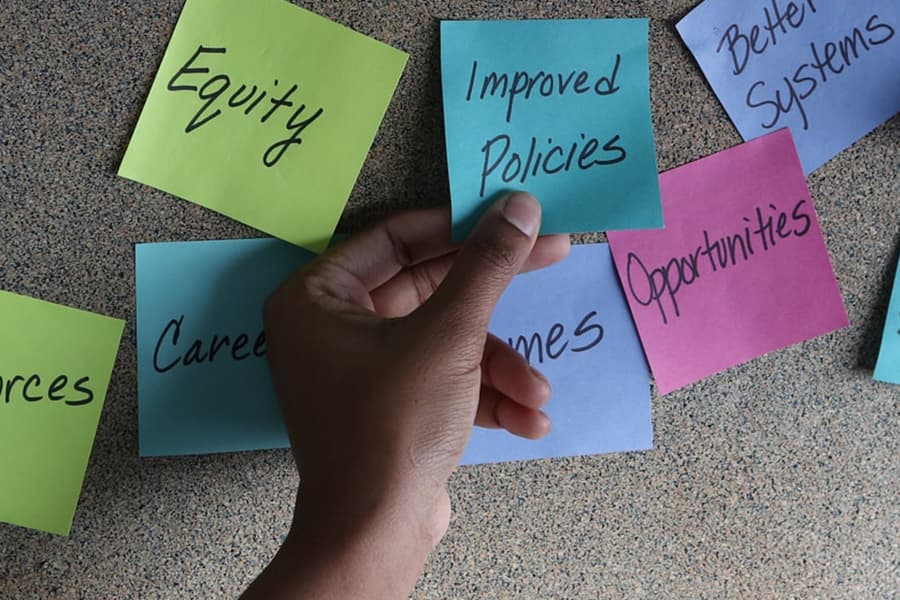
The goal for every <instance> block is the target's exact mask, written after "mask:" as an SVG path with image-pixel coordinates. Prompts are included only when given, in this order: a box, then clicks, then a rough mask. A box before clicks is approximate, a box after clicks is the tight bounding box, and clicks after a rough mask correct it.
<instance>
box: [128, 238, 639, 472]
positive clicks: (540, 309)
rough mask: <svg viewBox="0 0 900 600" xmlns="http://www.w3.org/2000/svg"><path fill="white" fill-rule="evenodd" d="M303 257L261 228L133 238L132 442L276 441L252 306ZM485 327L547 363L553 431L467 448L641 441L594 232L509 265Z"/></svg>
mask: <svg viewBox="0 0 900 600" xmlns="http://www.w3.org/2000/svg"><path fill="white" fill-rule="evenodd" d="M311 258H312V256H311V255H310V254H308V253H305V252H303V251H301V250H299V249H297V248H295V247H293V246H291V245H289V244H285V243H283V242H280V241H277V240H271V239H259V240H227V241H212V242H180V243H167V244H139V245H138V246H137V250H136V261H137V263H136V272H137V339H138V425H139V432H140V438H139V446H140V452H141V454H142V455H144V456H153V455H172V454H205V453H211V452H233V451H238V450H250V449H262V448H278V447H286V446H288V443H289V442H288V437H287V432H286V431H285V428H284V424H283V422H282V418H281V412H280V410H279V408H278V402H277V398H276V396H275V391H274V389H273V388H272V384H271V382H270V377H269V372H268V365H267V362H266V360H265V352H266V348H265V336H264V334H263V333H262V331H263V329H262V311H263V305H264V304H265V300H266V298H267V297H268V296H269V294H270V293H271V292H272V291H273V290H274V289H275V288H276V287H277V286H278V285H279V284H280V283H281V281H283V280H284V279H285V278H287V277H288V276H289V275H290V274H291V273H292V272H293V271H294V270H295V269H297V268H298V267H299V266H300V265H302V264H303V263H305V262H306V261H308V260H310V259H311ZM491 329H492V331H493V332H494V333H495V334H496V335H498V336H499V337H500V339H503V340H507V339H508V340H510V343H511V344H512V345H513V347H514V348H516V349H517V350H518V351H520V352H522V353H523V354H525V355H526V356H527V357H528V359H529V360H530V361H531V362H532V364H533V365H535V367H537V368H541V369H545V373H546V374H547V376H548V377H550V379H551V382H552V383H553V389H554V401H553V403H551V406H550V407H549V408H548V410H549V411H550V413H551V416H552V417H553V418H554V430H553V431H554V433H552V434H551V437H550V439H549V440H542V441H540V442H527V443H526V442H523V441H521V440H517V439H514V438H513V437H512V436H507V435H506V434H501V433H502V432H482V431H476V432H475V433H474V435H473V438H472V440H473V441H472V443H471V446H470V448H469V450H468V451H467V454H466V456H465V457H464V461H465V462H468V463H474V462H496V461H504V460H519V459H526V458H534V457H542V456H563V455H572V454H582V453H593V452H613V451H619V450H631V449H639V448H648V447H650V445H651V444H652V435H651V427H650V398H649V380H648V373H647V369H646V364H645V362H644V358H643V354H642V353H641V349H640V343H639V342H638V339H637V333H636V332H635V330H634V324H633V322H632V321H631V317H630V315H629V313H628V307H627V306H626V304H625V300H624V298H623V297H622V294H621V291H620V288H619V286H618V285H617V283H616V279H615V273H614V271H613V267H612V259H611V258H610V255H609V250H608V248H607V246H606V245H605V244H601V245H594V246H584V247H577V248H574V249H573V251H572V255H571V256H570V257H569V258H567V259H566V260H565V261H564V262H562V263H560V264H559V265H556V266H554V267H552V268H550V269H546V270H543V271H541V272H540V274H538V273H534V274H526V275H523V276H520V277H517V278H516V280H515V281H513V285H512V286H511V288H510V290H509V291H507V292H506V294H505V295H504V296H503V298H502V299H501V300H500V304H499V306H498V308H497V311H496V312H495V317H494V321H493V322H492V324H491ZM520 338H521V340H522V341H521V342H518V341H517V340H519V339H520Z"/></svg>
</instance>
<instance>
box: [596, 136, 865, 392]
mask: <svg viewBox="0 0 900 600" xmlns="http://www.w3.org/2000/svg"><path fill="white" fill-rule="evenodd" d="M660 189H661V191H662V205H663V215H664V216H665V222H666V227H665V229H655V230H640V231H615V232H609V234H608V237H609V243H610V248H611V250H612V253H613V258H614V260H615V264H616V270H617V271H618V272H619V278H620V279H621V281H622V286H623V288H624V291H625V296H626V298H627V299H628V304H629V306H630V308H631V313H632V315H633V316H634V320H635V323H636V324H637V328H638V333H639V334H640V337H641V342H642V343H643V345H644V351H645V352H646V354H647V359H648V361H649V362H650V368H651V369H652V371H653V375H654V377H655V378H656V384H657V387H658V388H659V392H660V393H661V394H667V393H669V392H671V391H673V390H676V389H678V388H681V387H684V386H686V385H688V384H691V383H694V382H695V381H698V380H700V379H703V378H704V377H708V376H710V375H712V374H714V373H717V372H719V371H722V370H724V369H727V368H729V367H731V366H734V365H737V364H740V363H743V362H746V361H748V360H750V359H752V358H755V357H757V356H760V355H762V354H765V353H766V352H770V351H772V350H776V349H778V348H783V347H785V346H789V345H791V344H795V343H797V342H801V341H803V340H807V339H809V338H812V337H815V336H817V335H822V334H824V333H828V332H829V331H834V330H835V329H840V328H842V327H846V326H847V325H848V324H849V322H848V320H847V312H846V310H845V309H844V303H843V301H842V299H841V294H840V290H839V289H838V286H837V282H836V281H835V278H834V272H833V271H832V268H831V263H830V262H829V259H828V251H827V249H826V248H825V240H824V239H823V238H822V232H821V230H820V229H819V223H818V219H817V218H816V211H815V208H814V207H813V202H812V199H811V198H810V195H809V189H808V188H807V187H806V180H805V179H804V175H803V168H802V167H801V165H800V159H799V158H798V156H797V150H796V149H795V147H794V142H793V139H792V138H791V133H790V131H789V130H788V129H782V130H780V131H776V132H775V133H771V134H769V135H766V136H764V137H761V138H757V139H755V140H753V141H750V142H747V143H745V144H741V145H740V146H736V147H734V148H731V149H729V150H725V151H723V152H719V153H717V154H714V155H712V156H709V157H706V158H703V159H701V160H698V161H696V162H693V163H690V164H687V165H684V166H683V167H679V168H677V169H673V170H671V171H667V172H665V173H663V174H662V175H660Z"/></svg>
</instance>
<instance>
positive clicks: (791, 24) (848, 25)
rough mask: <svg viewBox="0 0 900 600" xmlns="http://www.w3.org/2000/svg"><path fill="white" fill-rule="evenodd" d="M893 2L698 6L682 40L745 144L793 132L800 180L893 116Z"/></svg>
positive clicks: (896, 97)
mask: <svg viewBox="0 0 900 600" xmlns="http://www.w3.org/2000/svg"><path fill="white" fill-rule="evenodd" d="M898 27H900V3H898V2H897V0H854V1H853V2H840V1H837V0H743V1H741V2H734V1H733V0H705V1H704V2H702V3H700V4H699V5H698V6H697V7H696V8H694V10H692V11H691V12H690V13H688V14H687V16H685V17H684V18H683V19H682V20H681V21H679V23H678V25H677V28H678V32H679V33H680V34H681V37H682V39H683V40H684V42H685V43H686V44H687V45H688V48H690V50H691V52H692V53H693V55H694V56H695V57H696V59H697V62H698V63H699V64H700V68H701V69H703V73H704V74H705V75H706V78H707V80H709V83H710V85H712V88H713V90H714V91H715V93H716V95H717V96H718V97H719V100H720V101H721V102H722V105H723V106H724V107H725V110H726V111H727V112H728V115H729V116H730V117H731V120H732V121H733V122H734V124H735V126H736V127H737V129H738V131H739V132H740V134H741V136H742V137H743V138H744V139H745V140H750V139H753V138H755V137H758V136H760V135H763V134H766V133H770V132H772V131H775V130H777V129H781V128H782V127H789V128H790V129H791V131H792V132H793V134H794V140H795V142H796V144H797V151H798V152H799V154H800V162H801V163H802V164H803V170H804V172H805V173H810V172H812V171H814V170H815V169H817V168H818V167H820V166H821V165H823V164H825V163H826V162H827V161H828V160H830V159H831V158H832V157H834V156H835V155H837V154H838V153H840V152H841V151H842V150H844V148H846V147H848V146H849V145H850V144H852V143H853V142H855V141H856V140H858V139H859V138H861V137H862V136H864V135H865V134H866V133H868V132H869V131H871V130H872V129H874V128H875V127H877V126H878V125H879V124H881V123H883V122H884V121H886V120H887V119H889V118H890V117H891V116H892V115H893V114H895V113H896V112H897V111H898V110H900V36H898V35H897V28H898Z"/></svg>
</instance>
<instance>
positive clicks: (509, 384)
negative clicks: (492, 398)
mask: <svg viewBox="0 0 900 600" xmlns="http://www.w3.org/2000/svg"><path fill="white" fill-rule="evenodd" d="M481 376H482V382H483V383H484V384H486V385H488V386H490V387H492V388H494V389H495V390H497V391H498V392H500V393H501V394H503V395H504V396H506V397H507V398H510V399H512V400H514V401H515V402H516V403H517V404H519V405H521V406H524V407H527V408H531V409H539V408H541V407H542V406H544V405H545V404H547V402H548V401H549V400H550V383H549V382H548V381H547V379H546V378H545V377H544V376H543V375H541V374H540V373H539V372H538V371H537V369H535V368H533V367H532V366H531V365H529V364H528V361H527V360H525V357H524V356H522V355H521V354H519V353H518V352H516V351H515V350H514V349H513V348H512V347H510V345H509V344H507V343H505V342H503V341H502V340H501V339H500V338H498V337H496V336H494V335H491V334H488V337H487V341H486V342H485V345H484V358H482V359H481Z"/></svg>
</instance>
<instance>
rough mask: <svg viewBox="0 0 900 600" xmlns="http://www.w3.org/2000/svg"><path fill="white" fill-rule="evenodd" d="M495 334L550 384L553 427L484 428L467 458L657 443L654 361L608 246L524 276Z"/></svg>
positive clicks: (506, 298)
mask: <svg viewBox="0 0 900 600" xmlns="http://www.w3.org/2000/svg"><path fill="white" fill-rule="evenodd" d="M490 331H491V333H493V334H494V335H496V336H497V337H499V338H500V339H502V340H503V341H505V342H507V343H509V344H510V345H512V346H513V347H514V348H516V349H517V350H518V351H519V352H520V353H521V354H523V355H524V356H526V357H527V358H528V360H529V362H530V363H531V364H532V366H534V367H535V368H537V369H540V370H541V372H542V373H543V374H544V375H545V376H546V377H547V379H548V380H549V381H550V384H551V386H552V387H553V397H552V398H551V400H550V403H549V404H548V405H547V406H546V408H545V410H546V412H547V414H548V415H549V416H550V418H551V420H552V422H553V426H552V429H551V430H550V433H549V434H547V436H546V437H544V438H542V439H541V440H537V441H534V440H525V439H522V438H518V437H516V436H514V435H512V434H510V433H507V432H505V431H501V430H492V429H480V428H476V429H475V430H474V431H473V432H472V438H471V440H470V442H469V446H468V448H467V449H466V451H465V454H463V458H462V461H463V463H464V464H476V463H488V462H501V461H509V460H524V459H532V458H550V457H558V456H577V455H585V454H601V453H606V452H624V451H630V450H645V449H649V448H652V447H653V424H652V419H651V414H650V380H649V373H648V370H647V362H646V360H645V359H644V354H643V351H642V350H641V344H640V341H639V340H638V337H637V332H636V331H635V328H634V322H633V321H632V320H631V315H630V314H629V312H628V306H627V305H626V303H625V299H624V298H623V296H622V290H621V288H620V287H619V283H618V281H617V279H616V274H615V270H614V268H613V263H612V259H611V257H610V254H609V246H608V245H607V244H589V245H580V246H573V247H572V251H571V254H570V255H569V256H568V257H567V258H566V259H565V260H564V261H562V262H561V263H558V264H556V265H553V266H551V267H549V268H546V269H542V270H540V271H534V272H531V273H524V274H522V275H518V276H517V277H516V278H515V279H513V281H512V283H511V284H510V286H509V289H507V291H506V292H505V293H504V294H503V296H502V297H501V298H500V302H499V303H498V304H497V309H496V310H495V311H494V316H493V319H492V320H491V324H490Z"/></svg>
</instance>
